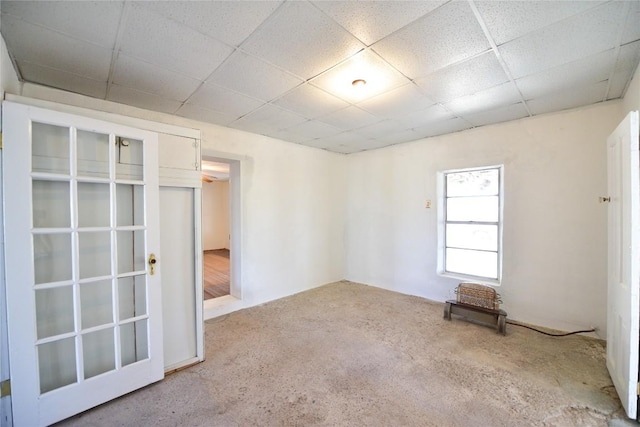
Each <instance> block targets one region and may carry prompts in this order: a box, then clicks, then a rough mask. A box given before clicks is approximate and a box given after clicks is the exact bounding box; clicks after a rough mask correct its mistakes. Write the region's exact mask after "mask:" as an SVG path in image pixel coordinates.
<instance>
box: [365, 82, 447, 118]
mask: <svg viewBox="0 0 640 427" xmlns="http://www.w3.org/2000/svg"><path fill="white" fill-rule="evenodd" d="M434 103H435V102H434V101H433V100H432V99H431V98H428V97H427V96H426V95H425V94H424V93H422V92H421V91H420V90H419V89H418V88H417V87H416V85H414V84H413V83H409V84H406V85H404V86H400V87H398V88H395V89H392V90H390V91H388V92H384V93H382V94H380V95H377V96H375V97H373V98H370V99H368V100H366V101H363V102H360V103H358V107H360V108H362V109H363V110H366V111H368V112H370V113H372V114H375V115H376V116H378V117H385V118H387V117H388V118H393V117H402V116H405V115H406V114H410V113H413V112H415V111H418V110H424V109H425V108H427V107H429V106H431V105H433V104H434Z"/></svg>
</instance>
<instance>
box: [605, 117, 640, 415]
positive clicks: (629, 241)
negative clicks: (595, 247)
mask: <svg viewBox="0 0 640 427" xmlns="http://www.w3.org/2000/svg"><path fill="white" fill-rule="evenodd" d="M638 126H639V125H638V112H637V111H632V112H631V113H629V114H628V115H627V117H625V119H624V120H623V121H622V123H620V125H618V127H617V128H616V130H615V131H614V132H613V133H612V134H611V135H610V136H609V138H608V139H607V161H608V165H607V170H608V172H607V173H608V190H609V194H608V196H609V197H610V203H609V210H608V236H609V237H608V240H609V241H608V258H609V262H608V307H607V368H608V369H609V373H610V375H611V379H612V380H613V384H614V385H615V387H616V390H617V391H618V395H619V396H620V400H621V401H622V405H623V406H624V408H625V410H626V412H627V415H628V416H629V418H633V419H635V418H636V417H637V406H638V398H637V397H638V396H637V391H638V345H639V342H638V341H639V338H640V337H639V335H638V327H639V320H638V316H639V315H640V307H639V300H638V294H639V293H638V288H639V280H640V268H639V265H638V264H639V259H638V256H640V229H639V227H640V188H639V187H640V185H639V182H638V180H639V177H640V173H639V171H638V168H639V159H638V155H639V151H638V144H639V141H640V140H639V138H638V131H639V128H638Z"/></svg>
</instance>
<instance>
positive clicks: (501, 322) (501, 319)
mask: <svg viewBox="0 0 640 427" xmlns="http://www.w3.org/2000/svg"><path fill="white" fill-rule="evenodd" d="M498 333H499V334H502V335H507V316H505V315H502V314H499V315H498Z"/></svg>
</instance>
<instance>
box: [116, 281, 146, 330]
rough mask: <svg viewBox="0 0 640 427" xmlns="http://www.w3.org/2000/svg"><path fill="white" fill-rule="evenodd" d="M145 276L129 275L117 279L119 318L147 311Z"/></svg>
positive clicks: (127, 317) (139, 314) (123, 318)
mask: <svg viewBox="0 0 640 427" xmlns="http://www.w3.org/2000/svg"><path fill="white" fill-rule="evenodd" d="M145 278H146V276H145V275H140V276H129V277H122V278H120V279H118V295H119V298H118V299H119V302H120V304H119V306H120V320H125V319H129V318H131V317H135V316H142V315H143V314H146V313H147V285H146V280H145Z"/></svg>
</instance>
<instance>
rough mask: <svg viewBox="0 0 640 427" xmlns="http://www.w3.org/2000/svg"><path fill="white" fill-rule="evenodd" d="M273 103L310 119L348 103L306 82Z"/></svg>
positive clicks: (341, 107)
mask: <svg viewBox="0 0 640 427" xmlns="http://www.w3.org/2000/svg"><path fill="white" fill-rule="evenodd" d="M273 103H274V104H276V105H279V106H280V107H283V108H286V109H288V110H291V111H295V112H297V113H299V114H302V115H303V116H305V117H308V118H310V119H314V118H316V117H318V116H322V115H326V114H329V113H332V112H334V111H337V110H341V109H343V108H345V107H347V106H348V105H349V104H347V103H346V102H345V101H343V100H341V99H339V98H337V97H335V96H333V95H331V94H329V93H327V92H325V91H323V90H322V89H318V88H317V87H315V86H311V85H310V84H308V83H305V84H303V85H300V86H298V87H297V88H295V89H293V90H292V91H291V92H289V93H287V94H286V95H285V96H283V97H282V98H280V99H278V100H276V101H274V102H273Z"/></svg>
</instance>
